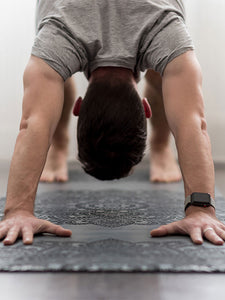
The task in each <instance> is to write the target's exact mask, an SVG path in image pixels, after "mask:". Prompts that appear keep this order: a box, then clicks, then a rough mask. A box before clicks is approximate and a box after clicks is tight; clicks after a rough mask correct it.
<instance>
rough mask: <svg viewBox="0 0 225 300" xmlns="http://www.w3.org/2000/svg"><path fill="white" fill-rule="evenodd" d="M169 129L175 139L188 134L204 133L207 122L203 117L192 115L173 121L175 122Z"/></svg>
mask: <svg viewBox="0 0 225 300" xmlns="http://www.w3.org/2000/svg"><path fill="white" fill-rule="evenodd" d="M170 129H171V132H172V134H173V136H174V138H175V139H176V138H179V137H181V136H184V135H185V136H186V135H190V134H191V135H198V134H206V133H207V122H206V119H205V117H203V116H199V115H194V116H192V117H189V118H185V120H182V121H180V122H179V121H178V122H175V124H173V126H171V128H170Z"/></svg>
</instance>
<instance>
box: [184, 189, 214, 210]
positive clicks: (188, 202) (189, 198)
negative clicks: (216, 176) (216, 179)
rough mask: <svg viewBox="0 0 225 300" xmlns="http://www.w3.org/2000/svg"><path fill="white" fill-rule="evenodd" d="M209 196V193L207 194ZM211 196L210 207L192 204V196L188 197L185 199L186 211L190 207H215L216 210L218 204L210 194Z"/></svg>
mask: <svg viewBox="0 0 225 300" xmlns="http://www.w3.org/2000/svg"><path fill="white" fill-rule="evenodd" d="M201 194H204V193H201ZM205 194H207V193H205ZM208 195H209V196H210V203H209V205H205V206H204V204H203V205H200V204H192V201H191V196H192V194H190V195H188V196H187V197H186V198H185V201H184V210H186V209H187V208H188V207H189V206H190V205H195V206H201V207H207V206H213V207H214V208H216V203H215V200H214V199H213V198H212V197H211V195H210V194H208Z"/></svg>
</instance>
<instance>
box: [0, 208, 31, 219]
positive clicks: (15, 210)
mask: <svg viewBox="0 0 225 300" xmlns="http://www.w3.org/2000/svg"><path fill="white" fill-rule="evenodd" d="M16 214H20V215H21V214H23V215H34V213H33V210H30V209H26V208H11V209H10V208H6V209H5V210H4V217H3V218H4V219H5V218H7V217H9V216H11V215H16Z"/></svg>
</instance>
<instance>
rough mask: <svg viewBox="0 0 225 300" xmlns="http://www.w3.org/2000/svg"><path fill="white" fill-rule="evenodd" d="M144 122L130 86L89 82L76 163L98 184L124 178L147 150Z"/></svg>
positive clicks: (117, 81)
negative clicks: (78, 162) (97, 181)
mask: <svg viewBox="0 0 225 300" xmlns="http://www.w3.org/2000/svg"><path fill="white" fill-rule="evenodd" d="M146 135H147V133H146V118H145V113H144V108H143V106H142V101H141V98H140V96H139V94H138V92H137V90H136V88H135V86H134V85H133V84H132V82H126V81H125V80H121V79H118V78H117V77H115V78H114V77H112V78H110V79H108V78H107V79H106V78H100V79H97V80H94V81H92V82H91V83H90V84H89V86H88V89H87V92H86V95H85V97H84V99H83V101H82V105H81V109H80V113H79V118H78V125H77V140H78V159H79V160H80V162H81V163H82V167H83V169H84V170H85V172H87V173H88V174H90V175H92V176H94V177H96V178H97V179H101V180H112V179H119V178H121V177H125V176H127V175H128V174H129V172H130V170H131V168H132V167H133V166H134V165H136V164H138V163H139V162H140V161H141V159H142V157H143V155H144V150H145V146H146Z"/></svg>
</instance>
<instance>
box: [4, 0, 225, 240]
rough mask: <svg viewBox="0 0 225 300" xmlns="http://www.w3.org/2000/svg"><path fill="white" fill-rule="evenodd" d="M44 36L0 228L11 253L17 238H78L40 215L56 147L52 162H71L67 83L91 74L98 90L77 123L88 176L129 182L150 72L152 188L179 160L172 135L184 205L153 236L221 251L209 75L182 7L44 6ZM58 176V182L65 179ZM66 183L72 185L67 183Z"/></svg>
mask: <svg viewBox="0 0 225 300" xmlns="http://www.w3.org/2000/svg"><path fill="white" fill-rule="evenodd" d="M38 28H39V31H38V34H37V37H36V39H35V43H34V46H33V48H32V55H31V57H30V60H29V62H28V65H27V67H26V69H25V72H24V99H23V115H22V119H21V124H20V133H19V135H18V138H17V141H16V145H15V150H14V154H13V158H12V162H11V167H10V173H9V181H8V188H7V201H6V206H5V216H4V219H3V221H2V222H1V223H0V236H1V238H3V237H5V239H4V244H5V245H11V244H13V243H14V242H15V240H16V239H17V238H18V237H19V236H22V238H23V241H24V243H25V244H31V243H32V241H33V235H34V234H36V233H40V232H48V233H53V234H56V235H59V236H70V235H71V231H70V230H66V229H63V228H62V227H61V226H57V225H54V224H52V223H51V222H48V221H44V220H40V219H37V218H36V217H35V216H34V215H33V210H34V200H35V195H36V190H37V186H38V182H39V179H40V176H41V173H42V170H43V168H44V165H45V162H46V157H47V153H48V149H49V147H50V145H51V143H52V142H53V143H52V157H51V159H52V161H53V159H54V152H55V154H56V153H57V151H58V158H57V159H58V161H61V162H63V161H64V162H65V153H66V151H65V145H66V144H67V140H68V139H67V137H66V135H65V132H66V130H64V131H63V130H62V131H60V130H58V129H59V128H60V127H59V126H60V122H61V121H63V116H64V113H62V112H63V110H67V109H68V111H69V110H70V109H69V108H68V107H69V104H68V103H67V104H66V103H65V101H67V99H68V97H67V96H66V85H67V84H68V81H67V80H69V79H68V78H70V77H71V76H72V75H73V74H74V73H75V72H77V71H84V73H85V75H86V77H87V79H88V80H89V82H90V83H89V86H88V90H87V93H86V95H85V97H84V99H83V100H82V99H81V98H79V99H78V100H77V101H76V103H75V107H74V114H75V115H77V116H78V115H79V119H78V151H79V154H78V158H79V160H80V161H81V163H82V166H83V168H84V170H85V171H86V172H87V173H89V174H91V175H93V176H95V177H96V178H99V179H102V180H104V179H113V178H120V177H123V176H127V175H129V173H130V171H131V170H132V168H133V166H135V165H136V164H137V163H138V162H139V161H140V160H141V159H142V157H143V153H144V146H145V140H146V121H145V118H146V117H147V118H149V117H150V116H151V109H150V106H149V104H148V103H147V101H146V99H140V96H139V95H138V93H137V90H136V82H138V78H139V76H138V75H139V73H140V70H142V71H144V70H145V69H150V70H154V71H148V72H147V73H146V79H147V82H149V86H148V91H149V96H150V97H149V99H150V98H151V100H152V103H151V104H152V110H153V115H154V114H155V119H152V121H153V120H154V121H153V122H152V125H153V128H154V130H153V134H152V137H151V148H152V149H151V150H152V152H151V153H152V180H153V181H154V180H160V181H163V180H164V179H163V178H162V175H160V172H161V171H159V170H160V168H161V167H160V162H161V161H164V163H165V161H166V164H167V161H168V157H171V155H172V154H171V150H170V148H169V146H168V136H169V132H170V130H171V132H172V134H173V136H174V138H175V142H176V146H177V151H178V159H179V164H180V167H181V172H182V176H183V180H184V189H185V197H186V202H185V214H186V216H185V218H184V219H183V220H180V221H178V222H174V223H171V224H168V225H164V226H161V227H159V228H158V229H155V230H153V231H152V232H151V235H152V236H162V235H167V234H188V235H190V237H191V239H192V241H193V242H194V243H196V244H201V243H202V242H203V237H205V238H207V239H208V240H209V241H211V242H212V243H214V244H216V245H222V244H223V243H224V241H223V240H224V239H225V225H224V224H223V223H221V222H220V221H219V220H218V219H217V218H216V215H215V203H214V197H215V195H214V166H213V160H212V155H211V145H210V140H209V136H208V134H207V129H206V120H205V116H204V102H203V97H202V89H201V83H202V82H201V81H202V78H201V70H200V67H199V63H198V61H197V59H196V56H195V53H194V50H193V45H192V42H191V39H190V36H189V35H188V33H187V30H186V27H185V24H184V17H183V5H182V2H181V1H176V0H161V1H155V0H152V1H145V0H142V1H138V2H137V1H128V0H127V1H123V2H122V3H121V2H119V1H116V0H115V1H94V2H91V3H90V1H84V0H82V1H79V0H74V1H69V0H68V1H64V2H63V4H62V1H53V0H49V1H40V22H39V26H38ZM116 33H118V34H116ZM70 88H71V89H72V87H70ZM121 95H122V96H121ZM64 96H65V99H64ZM71 98H72V97H71ZM151 100H150V102H151ZM157 101H158V102H157ZM68 102H69V101H68ZM64 103H65V104H66V105H67V106H68V107H67V106H65V105H64ZM66 107H67V108H66ZM163 108H164V110H165V114H164V111H163ZM157 111H158V114H157ZM159 118H161V119H159ZM64 122H65V124H66V121H64ZM167 122H168V123H167ZM159 123H160V126H159V125H158V124H159ZM62 127H63V126H62ZM61 137H62V139H61ZM56 146H57V147H56ZM54 147H55V149H54ZM59 149H62V150H63V151H62V152H61V154H60V151H59ZM60 155H61V157H60ZM160 158H161V159H160ZM172 159H173V160H174V158H173V157H172ZM49 162H50V156H49ZM47 164H48V161H47ZM62 164H63V163H62ZM172 168H173V169H174V174H173V175H168V171H167V172H166V173H167V175H166V176H167V181H173V180H179V179H180V178H179V177H180V175H179V172H178V170H177V167H176V165H175V163H174V162H173V161H172ZM168 169H170V167H168ZM46 170H47V166H46ZM162 171H163V168H162ZM44 176H46V174H44V173H43V174H42V179H43V180H44ZM51 176H53V174H51ZM54 176H55V177H57V176H59V178H58V179H60V176H62V175H57V176H56V175H54ZM66 179H67V178H66V175H65V176H64V175H63V176H62V177H61V180H62V181H63V180H66ZM46 180H47V181H50V179H49V178H46Z"/></svg>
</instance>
